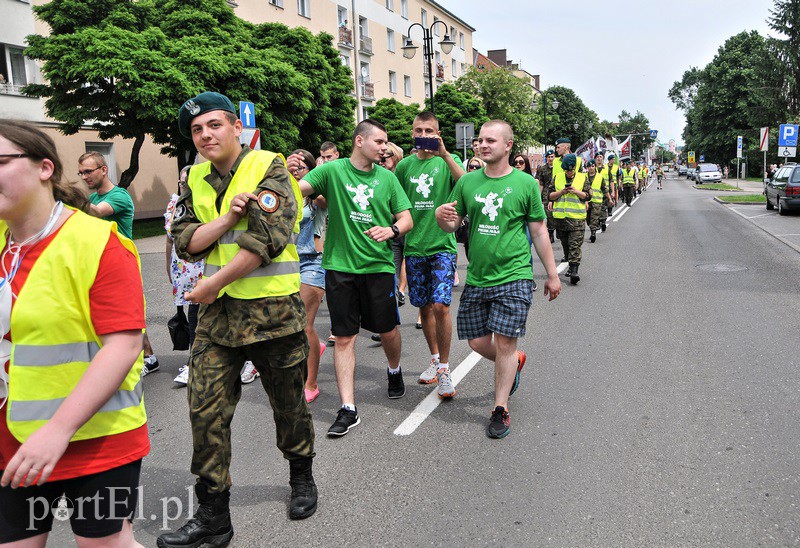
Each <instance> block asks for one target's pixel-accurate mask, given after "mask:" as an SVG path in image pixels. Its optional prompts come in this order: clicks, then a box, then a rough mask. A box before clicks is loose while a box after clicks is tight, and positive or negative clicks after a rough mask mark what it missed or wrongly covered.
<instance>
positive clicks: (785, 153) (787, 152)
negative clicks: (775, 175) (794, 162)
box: [778, 147, 797, 158]
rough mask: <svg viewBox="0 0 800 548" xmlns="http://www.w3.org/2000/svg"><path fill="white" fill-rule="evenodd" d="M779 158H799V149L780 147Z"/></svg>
mask: <svg viewBox="0 0 800 548" xmlns="http://www.w3.org/2000/svg"><path fill="white" fill-rule="evenodd" d="M778 156H780V157H781V158H794V157H795V156H797V147H778Z"/></svg>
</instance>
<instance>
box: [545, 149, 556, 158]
mask: <svg viewBox="0 0 800 548" xmlns="http://www.w3.org/2000/svg"><path fill="white" fill-rule="evenodd" d="M555 153H556V151H555V150H553V149H552V148H551V149H549V150H548V151H547V152H545V153H544V155H545V156H553V155H555Z"/></svg>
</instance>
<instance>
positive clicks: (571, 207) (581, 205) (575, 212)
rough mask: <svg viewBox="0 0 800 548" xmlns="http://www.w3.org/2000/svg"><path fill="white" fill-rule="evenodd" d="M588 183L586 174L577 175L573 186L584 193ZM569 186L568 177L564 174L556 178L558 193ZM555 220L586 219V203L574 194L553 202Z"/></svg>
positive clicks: (565, 195)
mask: <svg viewBox="0 0 800 548" xmlns="http://www.w3.org/2000/svg"><path fill="white" fill-rule="evenodd" d="M585 182H586V174H585V173H576V174H575V178H574V179H573V180H572V186H573V187H575V188H576V189H577V190H580V191H583V185H584V183H585ZM566 186H567V176H566V175H565V174H564V173H563V172H562V173H559V174H558V175H557V176H556V178H555V188H556V192H560V191H562V190H564V188H565V187H566ZM553 218H555V219H586V203H585V202H583V201H581V199H580V198H578V197H577V196H575V195H574V194H569V193H568V194H564V195H563V196H561V197H560V198H559V199H558V200H556V201H555V202H553Z"/></svg>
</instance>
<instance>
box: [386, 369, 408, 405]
mask: <svg viewBox="0 0 800 548" xmlns="http://www.w3.org/2000/svg"><path fill="white" fill-rule="evenodd" d="M386 373H387V375H388V377H389V390H388V391H389V397H390V398H391V399H393V400H394V399H397V398H402V397H403V396H405V395H406V385H405V384H404V383H403V371H402V370H400V371H398V372H397V373H390V372H389V371H388V370H387V371H386Z"/></svg>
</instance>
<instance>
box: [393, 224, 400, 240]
mask: <svg viewBox="0 0 800 548" xmlns="http://www.w3.org/2000/svg"><path fill="white" fill-rule="evenodd" d="M391 229H392V232H394V234H392V238H391V239H392V240H396V239H397V238H399V237H400V229H399V228H397V225H392V226H391Z"/></svg>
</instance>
